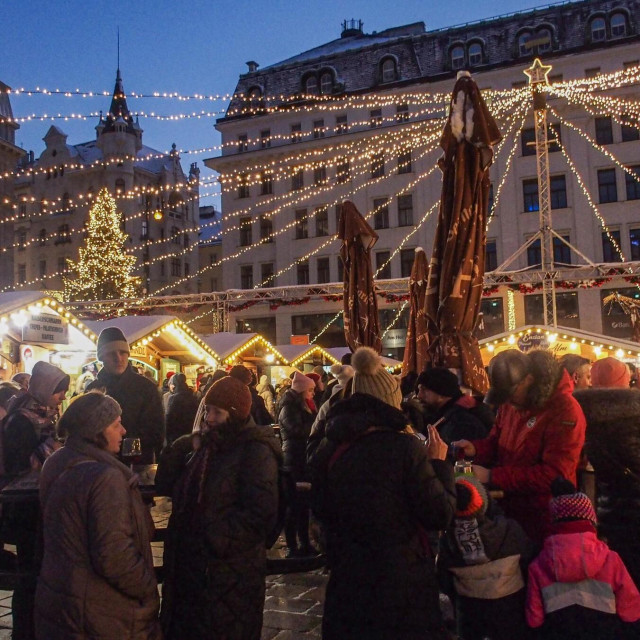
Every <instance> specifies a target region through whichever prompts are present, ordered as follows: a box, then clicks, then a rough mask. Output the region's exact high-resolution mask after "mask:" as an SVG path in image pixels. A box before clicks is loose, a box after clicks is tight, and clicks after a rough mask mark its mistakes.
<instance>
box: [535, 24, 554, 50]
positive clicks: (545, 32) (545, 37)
mask: <svg viewBox="0 0 640 640" xmlns="http://www.w3.org/2000/svg"><path fill="white" fill-rule="evenodd" d="M536 40H539V41H540V42H539V44H538V53H546V52H547V51H551V45H552V43H553V37H552V35H551V31H550V30H549V29H540V30H539V31H538V33H537V35H536Z"/></svg>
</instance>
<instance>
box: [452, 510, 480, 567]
mask: <svg viewBox="0 0 640 640" xmlns="http://www.w3.org/2000/svg"><path fill="white" fill-rule="evenodd" d="M453 537H454V538H455V541H456V545H457V546H458V549H459V550H460V553H461V554H462V559H463V560H464V563H465V564H466V565H470V564H485V563H486V562H489V558H487V554H486V553H485V550H484V543H483V542H482V537H481V536H480V527H479V525H478V521H477V520H476V519H475V518H455V520H454V523H453Z"/></svg>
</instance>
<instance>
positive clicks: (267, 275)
mask: <svg viewBox="0 0 640 640" xmlns="http://www.w3.org/2000/svg"><path fill="white" fill-rule="evenodd" d="M272 280H273V262H263V263H262V264H261V265H260V286H261V287H272V286H273V285H274V284H275V283H274V282H272Z"/></svg>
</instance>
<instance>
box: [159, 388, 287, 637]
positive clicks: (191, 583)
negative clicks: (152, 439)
mask: <svg viewBox="0 0 640 640" xmlns="http://www.w3.org/2000/svg"><path fill="white" fill-rule="evenodd" d="M205 406H206V415H205V424H206V427H207V429H208V430H207V431H205V432H204V433H202V435H201V438H200V439H199V444H198V445H197V450H196V451H195V453H193V455H192V457H191V459H190V460H189V462H188V463H187V464H186V467H184V471H183V472H182V474H181V475H180V477H179V479H178V480H177V482H176V483H175V487H174V490H173V511H172V514H171V519H170V520H169V527H168V539H167V541H166V542H165V551H164V568H165V578H164V584H163V590H162V614H161V621H162V627H163V630H164V632H165V638H166V640H208V639H211V640H214V639H215V640H222V639H224V640H259V638H260V633H261V629H262V611H263V608H264V597H265V575H266V549H265V540H266V538H267V535H268V534H269V532H270V531H271V529H272V528H273V527H274V525H275V521H276V516H277V509H278V457H279V456H280V455H281V454H280V445H279V443H278V441H277V440H276V438H275V436H274V434H273V430H272V429H271V428H270V427H261V426H257V425H256V424H255V423H254V421H253V420H252V419H251V417H250V410H251V394H250V393H249V388H248V387H247V386H246V385H245V384H243V383H242V382H240V381H239V380H237V379H236V378H234V377H231V376H227V377H225V378H222V379H221V380H218V382H216V383H214V384H213V385H212V386H211V388H210V389H209V391H208V392H207V395H206V396H205ZM190 441H191V442H198V440H194V439H193V437H190V436H187V437H183V438H180V439H178V440H177V441H176V442H175V443H174V447H175V448H180V447H181V446H182V445H183V444H184V443H189V442H190ZM164 459H167V458H165V456H163V458H162V459H161V463H160V466H162V464H163V460H164ZM158 471H159V474H160V476H161V478H162V477H163V476H164V477H165V480H163V483H165V484H166V476H167V474H165V473H164V472H163V471H162V470H161V469H159V470H158Z"/></svg>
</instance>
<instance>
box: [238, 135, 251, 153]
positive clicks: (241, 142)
mask: <svg viewBox="0 0 640 640" xmlns="http://www.w3.org/2000/svg"><path fill="white" fill-rule="evenodd" d="M248 149H249V138H248V137H247V134H246V133H243V134H242V135H239V136H238V153H244V152H245V151H247V150H248Z"/></svg>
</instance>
